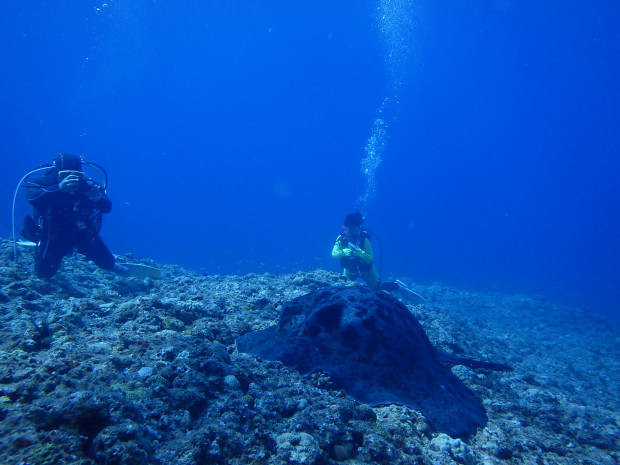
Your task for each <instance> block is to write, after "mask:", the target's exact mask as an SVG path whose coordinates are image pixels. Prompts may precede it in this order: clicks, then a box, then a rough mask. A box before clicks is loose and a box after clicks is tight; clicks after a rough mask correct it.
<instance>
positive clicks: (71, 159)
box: [54, 153, 84, 181]
mask: <svg viewBox="0 0 620 465" xmlns="http://www.w3.org/2000/svg"><path fill="white" fill-rule="evenodd" d="M54 169H55V170H56V172H57V173H58V181H62V180H63V179H64V178H66V177H67V176H70V175H75V176H78V177H80V178H81V177H82V176H83V175H84V171H83V170H82V159H81V158H80V157H78V156H77V155H74V154H72V153H59V154H58V155H56V156H55V157H54Z"/></svg>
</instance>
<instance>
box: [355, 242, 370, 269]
mask: <svg viewBox="0 0 620 465" xmlns="http://www.w3.org/2000/svg"><path fill="white" fill-rule="evenodd" d="M356 254H357V256H358V257H359V258H360V259H361V260H362V261H363V262H364V263H372V261H373V259H374V257H373V254H372V245H371V244H370V241H369V240H368V238H365V239H364V248H363V249H361V248H359V249H357V250H356Z"/></svg>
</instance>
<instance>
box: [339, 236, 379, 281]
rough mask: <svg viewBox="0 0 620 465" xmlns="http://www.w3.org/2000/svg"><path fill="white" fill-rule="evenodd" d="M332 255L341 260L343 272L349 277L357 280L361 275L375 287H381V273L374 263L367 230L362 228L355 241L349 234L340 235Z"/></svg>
mask: <svg viewBox="0 0 620 465" xmlns="http://www.w3.org/2000/svg"><path fill="white" fill-rule="evenodd" d="M332 257H333V258H337V259H339V260H340V264H341V265H342V268H343V272H342V274H343V275H344V276H346V277H347V278H349V279H352V280H356V279H357V278H359V277H361V278H362V279H364V281H366V283H367V284H368V285H369V286H370V287H372V288H373V289H378V288H379V273H377V270H376V268H375V266H374V265H373V253H372V245H371V244H370V235H369V234H368V232H367V231H366V230H364V229H362V230H361V231H360V234H359V237H358V238H357V240H355V241H354V242H352V238H351V236H349V235H347V234H341V235H340V236H338V238H337V239H336V243H335V244H334V248H333V249H332Z"/></svg>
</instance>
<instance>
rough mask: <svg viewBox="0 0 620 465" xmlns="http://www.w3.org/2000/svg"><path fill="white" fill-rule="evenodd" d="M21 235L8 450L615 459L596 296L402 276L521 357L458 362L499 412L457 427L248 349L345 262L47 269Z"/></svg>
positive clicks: (3, 439)
mask: <svg viewBox="0 0 620 465" xmlns="http://www.w3.org/2000/svg"><path fill="white" fill-rule="evenodd" d="M11 248H12V246H11V244H10V243H9V242H8V241H5V240H0V256H1V257H2V262H1V263H2V265H0V267H1V270H2V271H1V273H0V463H3V464H9V465H17V464H49V465H51V464H59V463H62V464H71V465H78V464H79V465H96V464H109V463H115V464H116V463H124V464H154V465H158V464H161V465H163V464H166V465H167V464H175V465H176V464H179V465H199V464H207V463H209V464H231V465H236V464H285V463H291V462H290V460H292V458H294V459H295V460H300V461H301V460H306V461H310V460H314V463H317V464H322V465H336V464H340V463H346V464H348V465H353V464H371V463H372V464H403V465H404V464H428V463H440V464H456V463H464V461H469V460H471V461H472V462H471V463H480V464H489V465H490V464H508V463H510V464H548V465H556V464H558V465H559V464H562V465H564V464H566V465H568V464H574V463H583V464H605V465H607V464H609V465H611V464H614V463H618V460H619V457H618V450H619V448H620V444H619V437H620V434H619V433H620V425H619V423H620V420H619V414H618V412H619V398H620V393H619V386H620V382H619V379H618V377H619V373H620V366H619V365H620V356H619V355H620V337H619V336H620V331H619V329H618V325H617V324H615V323H612V322H609V321H607V320H604V319H602V318H600V317H598V316H596V315H595V314H592V313H590V312H586V311H584V310H580V309H571V308H565V307H561V306H558V305H555V304H553V303H551V302H548V301H545V300H543V299H539V298H531V297H525V296H507V295H502V294H484V293H474V292H470V291H464V290H457V289H451V288H447V287H445V286H442V285H439V284H431V285H420V284H417V283H413V282H410V281H409V280H406V279H404V281H405V282H406V283H407V284H408V285H410V286H411V287H412V288H414V289H415V290H416V291H417V292H419V293H420V294H422V295H424V296H425V297H426V298H427V303H426V304H424V305H416V306H411V305H409V306H408V308H409V310H410V311H411V312H412V313H413V314H414V315H415V316H416V318H417V319H418V320H419V321H420V323H421V325H422V326H423V327H424V330H425V331H426V333H427V334H428V336H429V338H430V340H431V342H432V343H433V345H434V346H436V347H439V348H440V349H442V350H445V351H447V352H452V353H456V354H458V355H462V356H470V357H478V356H481V357H482V358H484V359H487V360H502V361H505V362H506V363H509V364H510V365H512V366H513V367H514V371H513V372H510V373H496V372H479V371H477V370H472V369H469V368H466V367H454V368H452V372H453V374H454V375H456V376H458V377H459V378H460V379H461V381H462V382H463V383H465V384H466V385H467V387H468V388H469V389H471V390H472V391H473V392H474V394H475V395H476V397H477V398H479V399H480V400H481V401H482V403H483V405H484V407H485V409H486V411H487V415H488V423H487V425H486V427H484V428H482V429H480V430H478V432H477V433H476V434H475V435H473V436H472V437H470V438H468V439H467V440H464V441H462V444H461V443H458V440H456V439H455V438H449V437H440V436H439V434H438V433H436V432H433V431H432V429H431V428H430V427H429V425H428V423H427V422H426V421H425V418H424V416H422V415H421V414H420V412H417V411H415V410H412V409H409V408H407V407H403V406H396V405H389V406H384V407H377V408H371V407H369V406H367V405H364V404H361V403H357V402H355V401H353V400H352V399H350V398H349V397H347V396H346V395H345V394H344V393H343V392H342V391H341V390H338V389H336V388H334V385H333V383H332V382H331V380H330V378H329V377H328V376H326V375H325V374H322V373H314V374H312V375H309V376H303V375H301V374H300V373H298V372H297V371H296V370H295V369H293V368H290V367H287V366H285V365H283V364H282V363H280V362H260V361H258V360H256V359H255V358H254V357H251V356H249V355H247V354H239V353H237V352H235V350H234V341H235V339H236V338H238V337H240V336H242V335H243V334H246V333H249V332H251V331H255V330H260V329H264V328H267V327H268V326H270V325H273V324H274V323H275V322H276V321H277V319H278V316H279V314H280V309H281V307H282V304H283V303H284V302H286V301H290V300H292V299H294V298H295V297H298V296H301V295H304V294H306V293H308V292H310V291H314V290H316V289H320V288H322V287H330V286H342V285H350V283H347V282H346V281H345V280H344V279H343V278H342V277H341V276H340V275H339V274H337V273H331V272H327V271H321V270H317V271H314V272H310V273H301V272H300V273H295V274H293V275H275V274H251V275H247V276H201V275H199V274H197V273H193V272H191V271H188V270H184V269H182V268H179V267H175V266H162V267H161V269H162V278H161V279H160V280H158V281H154V280H151V279H149V278H145V279H138V278H125V277H121V276H118V275H115V274H113V273H109V272H105V271H102V270H99V269H97V268H96V267H95V266H94V265H93V264H92V263H88V262H86V261H83V260H82V259H80V258H79V257H70V258H68V259H66V260H65V263H64V265H63V267H62V269H61V270H60V272H59V273H58V274H57V275H56V276H55V277H54V278H52V279H50V280H40V279H38V278H36V277H35V276H34V274H33V273H32V259H31V257H30V256H29V255H28V253H27V252H26V253H24V254H23V255H22V258H21V260H20V263H19V264H15V263H14V262H13V261H12V260H11V259H10V257H11V252H12V251H11ZM122 258H123V260H126V261H132V260H133V261H136V262H140V263H145V264H149V265H155V266H158V265H157V264H156V263H153V262H151V261H148V260H135V259H134V258H132V257H129V256H128V257H122ZM235 380H236V382H235ZM466 452H468V453H469V454H467V453H466ZM295 454H296V455H295ZM300 463H302V462H300ZM304 463H310V462H304Z"/></svg>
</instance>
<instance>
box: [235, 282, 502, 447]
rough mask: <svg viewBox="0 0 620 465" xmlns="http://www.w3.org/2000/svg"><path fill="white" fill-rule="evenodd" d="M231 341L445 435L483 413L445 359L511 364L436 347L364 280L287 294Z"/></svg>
mask: <svg viewBox="0 0 620 465" xmlns="http://www.w3.org/2000/svg"><path fill="white" fill-rule="evenodd" d="M236 345H237V351H238V352H244V353H248V354H251V355H253V356H255V357H257V358H259V359H261V360H279V361H281V362H282V363H284V364H285V365H288V366H292V367H295V368H296V369H297V370H298V371H299V372H300V373H303V374H309V373H313V372H316V371H322V372H324V373H326V374H327V375H329V377H330V378H331V381H332V384H333V386H334V387H336V388H338V389H340V388H342V389H344V390H345V391H346V393H347V395H349V396H350V397H352V398H353V399H355V400H356V401H358V402H361V403H365V404H368V405H371V406H382V405H389V404H398V405H405V406H407V407H410V408H412V409H415V410H418V411H420V412H421V413H422V414H423V415H424V416H425V417H426V419H427V420H428V422H429V424H430V425H431V427H433V428H434V429H435V430H437V431H440V432H444V433H447V434H449V435H450V436H452V437H459V436H469V435H472V434H474V433H475V432H476V429H477V428H478V427H483V426H485V425H486V422H487V416H486V412H485V410H484V407H483V406H482V404H481V403H480V401H479V400H478V399H477V398H476V397H475V396H474V394H473V393H472V391H471V390H470V389H468V388H467V387H466V386H465V385H464V384H463V382H462V381H461V380H460V379H459V378H458V377H456V376H455V375H454V374H453V373H452V372H451V371H450V369H449V366H451V365H456V364H462V365H466V366H469V367H472V368H485V369H491V370H509V369H510V367H508V366H507V365H503V364H499V363H491V362H483V361H478V360H473V359H469V358H462V357H457V356H455V355H452V354H448V353H445V352H441V351H439V350H437V349H435V348H434V347H433V345H432V344H431V342H430V340H429V338H428V336H427V335H426V333H425V332H424V329H423V328H422V326H421V325H420V323H419V322H418V320H417V319H416V318H415V317H414V316H413V314H412V313H411V312H410V311H409V310H408V309H407V307H405V306H404V305H403V304H402V303H401V302H400V301H398V300H397V299H395V298H394V297H392V296H391V295H389V294H387V293H386V292H377V291H374V290H372V289H370V288H369V287H364V286H354V287H334V288H327V289H321V290H318V291H314V292H311V293H309V294H306V295H304V296H300V297H297V298H296V299H293V300H292V301H290V302H286V303H285V304H284V305H283V307H282V312H281V314H280V318H279V321H278V324H277V325H273V326H270V327H268V328H266V329H264V330H260V331H254V332H251V333H247V334H245V335H243V336H241V337H239V338H238V339H237V341H236Z"/></svg>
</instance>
